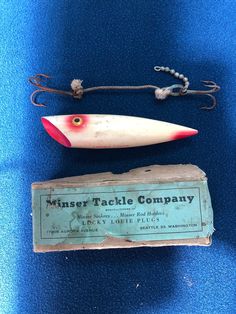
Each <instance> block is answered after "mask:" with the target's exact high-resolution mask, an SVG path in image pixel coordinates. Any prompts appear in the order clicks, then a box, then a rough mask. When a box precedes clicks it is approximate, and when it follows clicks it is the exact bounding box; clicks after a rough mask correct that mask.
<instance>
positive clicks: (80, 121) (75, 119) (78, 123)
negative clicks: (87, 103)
mask: <svg viewBox="0 0 236 314" xmlns="http://www.w3.org/2000/svg"><path fill="white" fill-rule="evenodd" d="M82 122H83V119H82V118H80V117H74V118H73V119H72V123H73V124H74V125H75V126H79V125H81V123H82Z"/></svg>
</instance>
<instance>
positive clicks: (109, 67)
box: [0, 0, 236, 314]
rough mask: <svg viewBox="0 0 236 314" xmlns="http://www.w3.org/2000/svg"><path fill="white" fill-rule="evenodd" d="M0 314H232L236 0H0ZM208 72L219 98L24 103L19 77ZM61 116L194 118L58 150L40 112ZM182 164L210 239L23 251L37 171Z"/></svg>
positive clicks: (121, 79)
mask: <svg viewBox="0 0 236 314" xmlns="http://www.w3.org/2000/svg"><path fill="white" fill-rule="evenodd" d="M0 10H1V20H0V27H1V36H0V65H1V85H0V114H1V119H0V130H1V133H0V141H1V142H0V143H1V144H0V147H1V152H0V180H1V185H0V192H1V194H0V257H1V266H0V313H1V314H3V313H4V314H5V313H50V314H51V313H140V314H141V313H186V314H187V313H235V312H236V310H235V308H236V304H235V292H236V271H235V269H236V263H235V244H236V242H235V221H236V220H235V218H236V215H235V212H236V205H235V204H236V198H235V191H236V182H235V173H236V161H235V152H236V150H235V149H236V137H235V132H236V105H235V96H236V93H235V90H236V89H235V86H236V75H235V74H236V73H235V69H236V61H235V60H236V53H235V49H236V40H235V36H236V21H235V20H236V19H235V15H236V1H234V0H226V1H220V0H215V1H214V0H205V1H204V0H190V1H188V0H184V1H180V0H176V1H174V0H173V1H167V0H162V1H158V0H156V1H155V0H146V1H144V0H137V1H134V0H130V1H123V0H115V1H102V0H88V1H76V0H72V1H66V0H65V1H63V0H58V1H56V0H51V1H47V0H40V1H39V0H35V1H29V0H25V1H24V0H22V1H15V0H11V1H4V0H2V1H0ZM155 65H165V66H170V67H173V68H175V69H176V70H178V71H179V72H182V73H184V74H186V75H187V76H188V77H189V80H190V82H191V87H193V88H201V84H200V80H202V79H210V80H215V81H216V82H217V83H218V84H219V85H220V86H221V87H222V89H221V91H220V92H219V93H218V94H217V100H218V103H219V106H218V107H217V109H216V110H214V111H212V112H205V111H201V110H199V108H198V105H200V104H201V102H204V101H207V98H204V97H186V98H173V97H172V98H169V99H168V100H166V101H165V102H163V103H160V102H159V103H157V102H156V101H155V99H154V97H153V94H152V93H148V92H147V93H146V92H141V93H139V92H137V93H132V92H127V93H123V92H121V93H118V92H112V93H97V94H95V93H94V94H91V95H89V96H86V97H84V99H83V100H82V101H81V102H78V101H75V100H73V99H70V98H67V97H60V96H56V95H46V94H42V95H41V96H40V100H42V101H44V102H46V103H47V104H48V107H47V108H36V107H33V106H32V105H31V104H30V101H29V95H30V93H31V92H32V91H33V88H32V87H31V86H29V84H28V83H27V78H28V77H29V76H30V75H33V74H36V73H47V74H50V75H52V76H54V81H53V83H52V84H54V86H58V87H60V88H63V89H68V88H69V82H70V80H71V79H73V78H81V79H83V80H84V86H85V87H86V86H93V85H102V84H117V85H119V84H120V85H127V84H134V85H136V84H146V83H152V84H157V85H159V86H166V85H167V84H173V83H175V82H176V81H175V80H174V79H173V78H171V77H170V76H168V75H165V74H163V73H156V72H154V71H153V66H155ZM63 113H64V114H68V113H111V114H125V115H137V116H143V117H147V118H155V119H160V120H164V121H169V122H172V123H179V124H184V125H187V126H189V127H193V128H197V129H198V130H199V135H198V136H196V137H192V138H188V139H184V140H181V141H176V142H171V143H165V144H161V145H154V146H150V147H145V148H134V149H126V150H114V151H111V150H104V151H90V150H69V149H66V148H63V147H62V146H60V145H59V144H57V143H56V142H55V141H53V140H52V139H51V138H50V137H49V136H48V135H47V134H46V133H45V132H44V130H43V127H42V125H41V122H40V117H41V116H43V115H53V114H63ZM170 163H171V164H175V163H193V164H196V165H198V166H199V167H200V168H202V169H203V170H204V171H205V172H206V173H207V175H208V177H209V188H210V192H211V197H212V203H213V208H214V216H215V228H216V232H215V234H214V235H213V244H212V246H211V247H206V248H204V247H168V248H139V249H129V250H124V249H120V250H103V251H81V252H80V251H77V252H62V253H49V254H35V253H33V252H32V223H31V215H30V213H31V191H30V185H31V183H32V182H34V181H42V180H47V179H52V178H58V177H63V176H72V175H80V174H86V173H93V172H102V171H113V172H123V171H126V170H128V169H131V168H135V167H139V166H146V165H150V164H170Z"/></svg>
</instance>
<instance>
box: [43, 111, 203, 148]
mask: <svg viewBox="0 0 236 314" xmlns="http://www.w3.org/2000/svg"><path fill="white" fill-rule="evenodd" d="M41 120H42V123H43V126H44V128H45V130H46V131H47V133H48V134H49V135H50V136H51V137H52V138H53V139H54V140H56V141H57V142H58V143H60V144H62V145H64V146H66V147H77V148H125V147H135V146H145V145H151V144H158V143H163V142H168V141H173V140H177V139H181V138H184V137H188V136H192V135H195V134H197V133H198V131H197V130H195V129H191V128H187V127H184V126H181V125H177V124H172V123H167V122H162V121H157V120H152V119H146V118H139V117H131V116H120V115H105V114H76V115H60V116H49V117H43V118H42V119H41Z"/></svg>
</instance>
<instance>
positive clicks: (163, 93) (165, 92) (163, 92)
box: [155, 87, 171, 100]
mask: <svg viewBox="0 0 236 314" xmlns="http://www.w3.org/2000/svg"><path fill="white" fill-rule="evenodd" d="M170 93H171V90H170V89H168V88H165V87H164V88H159V87H158V88H156V89H155V97H156V99H160V100H163V99H166V98H167V96H169V95H170Z"/></svg>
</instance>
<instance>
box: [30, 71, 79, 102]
mask: <svg viewBox="0 0 236 314" xmlns="http://www.w3.org/2000/svg"><path fill="white" fill-rule="evenodd" d="M50 78H51V77H50V76H49V75H46V74H36V75H35V76H31V77H30V78H29V82H30V83H31V84H32V85H34V86H36V87H38V89H37V90H35V91H34V92H33V93H32V94H31V96H30V100H31V102H32V104H33V105H34V106H37V107H47V106H46V105H45V104H43V103H37V102H36V95H37V94H38V93H45V92H48V93H55V94H60V95H69V96H73V94H72V92H68V91H63V90H59V89H54V88H50V87H47V86H44V85H42V84H41V83H43V82H47V80H48V79H50Z"/></svg>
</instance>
